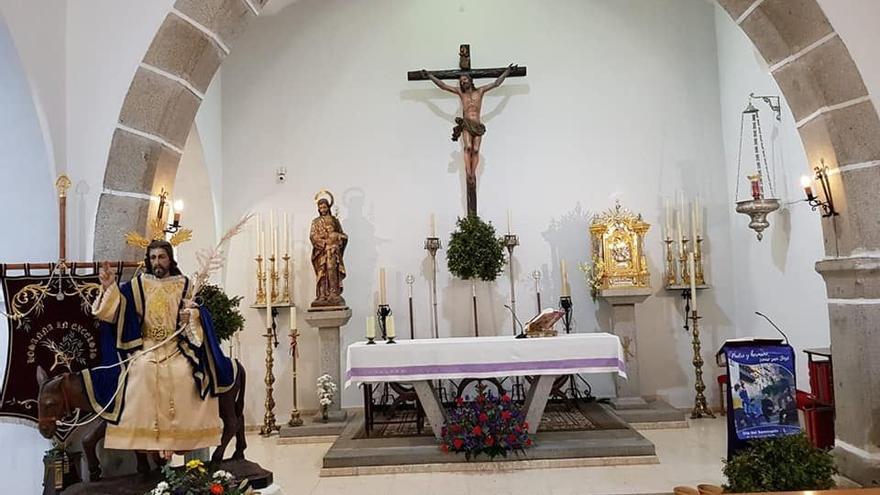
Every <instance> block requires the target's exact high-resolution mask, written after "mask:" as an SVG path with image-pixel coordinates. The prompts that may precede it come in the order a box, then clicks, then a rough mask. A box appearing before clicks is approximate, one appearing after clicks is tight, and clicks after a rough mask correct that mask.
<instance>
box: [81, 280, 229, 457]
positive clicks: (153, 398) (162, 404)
mask: <svg viewBox="0 0 880 495" xmlns="http://www.w3.org/2000/svg"><path fill="white" fill-rule="evenodd" d="M142 280H143V288H144V301H145V303H144V310H143V311H144V315H143V327H142V332H143V346H142V348H141V350H138V351H135V353H134V355H135V356H138V357H136V358H135V359H133V360H132V361H130V362H129V363H128V366H129V372H128V384H127V386H126V389H125V408H124V409H123V411H122V416H121V417H120V418H119V423H118V424H116V425H112V424H108V425H107V437H106V439H105V440H104V447H105V448H108V449H124V450H173V451H187V450H195V449H199V448H203V447H211V446H215V445H218V444H219V443H220V433H221V425H220V416H219V410H218V407H217V399H216V398H215V397H211V396H210V395H208V396H207V397H206V398H205V399H202V398H201V397H199V393H198V390H197V389H196V385H195V381H194V380H193V376H192V374H193V367H192V365H190V363H189V361H187V359H186V357H185V356H184V355H183V354H182V353H181V352H180V349H179V348H178V347H177V339H179V338H184V337H183V335H179V336H177V337H176V338H174V339H171V340H169V341H168V342H166V343H165V344H163V345H162V346H161V347H159V348H157V349H154V350H152V351H148V349H150V348H152V347H154V346H156V345H157V344H159V343H160V342H162V341H163V340H165V339H166V338H167V337H168V336H170V335H171V334H172V333H174V331H175V326H176V322H177V316H178V308H179V307H180V301H181V298H182V297H183V289H184V285H185V284H184V278H183V277H182V276H169V277H165V278H162V279H159V278H156V277H154V276H152V275H144V276H143V277H142ZM121 297H122V296H121V294H120V292H119V288H118V287H117V286H116V285H115V284H114V285H112V286H111V287H110V288H109V289H108V290H106V291H104V293H103V294H101V297H99V298H98V300H97V301H96V303H95V307H94V308H93V311H94V313H95V316H96V317H97V318H98V319H100V320H102V321H106V322H109V323H114V322H115V321H116V318H117V312H118V311H117V309H118V308H119V303H120V298H121ZM188 311H189V312H190V324H189V328H188V329H187V330H186V334H187V338H189V339H190V340H195V341H196V342H201V341H202V340H203V339H204V333H203V330H202V327H201V324H200V321H199V311H198V310H197V309H189V310H188Z"/></svg>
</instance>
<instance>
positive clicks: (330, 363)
mask: <svg viewBox="0 0 880 495" xmlns="http://www.w3.org/2000/svg"><path fill="white" fill-rule="evenodd" d="M350 319H351V309H349V308H341V309H332V310H319V309H310V310H308V311H306V314H305V320H306V322H307V323H308V324H309V325H310V326H312V327H314V328H317V329H318V339H319V349H320V350H319V354H320V357H321V358H320V367H319V370H320V371H319V374H318V376H320V375H323V374H325V373H326V374H328V375H330V376H331V377H332V378H333V383H335V384H336V386H337V387H338V388H339V391H338V392H337V397H336V400H335V401H334V402H333V404H332V405H331V406H330V420H331V421H344V420H345V418H346V412H345V411H344V410H342V406H341V404H342V388H343V380H342V367H341V366H340V361H339V332H340V328H341V327H343V326H345V324H346V323H348V320H350ZM320 415H321V413H320V412H319V413H318V416H319V417H320Z"/></svg>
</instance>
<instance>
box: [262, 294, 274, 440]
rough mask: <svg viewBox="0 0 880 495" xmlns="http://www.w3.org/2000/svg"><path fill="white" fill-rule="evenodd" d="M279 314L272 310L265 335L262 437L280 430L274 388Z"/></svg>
mask: <svg viewBox="0 0 880 495" xmlns="http://www.w3.org/2000/svg"><path fill="white" fill-rule="evenodd" d="M277 314H278V311H276V310H275V308H272V316H271V318H270V320H269V321H268V322H266V334H265V335H263V336H264V337H266V378H265V380H264V383H265V384H266V402H265V404H264V405H265V407H266V414H265V415H264V416H263V426H261V427H260V435H263V436H269V435H271V434H272V433H274V432H275V431H277V430H278V425H277V424H275V397H274V392H275V390H274V388H273V385H274V384H275V373H274V371H273V367H274V364H275V358H274V349H275V346H277V345H278V340H277V339H276V337H275V316H276V315H277Z"/></svg>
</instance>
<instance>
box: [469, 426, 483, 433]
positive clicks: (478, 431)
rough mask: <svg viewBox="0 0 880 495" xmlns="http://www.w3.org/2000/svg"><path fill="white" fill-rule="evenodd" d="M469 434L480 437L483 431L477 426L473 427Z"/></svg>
mask: <svg viewBox="0 0 880 495" xmlns="http://www.w3.org/2000/svg"><path fill="white" fill-rule="evenodd" d="M471 433H473V434H474V435H477V436H480V435H482V434H483V429H482V428H480V425H477V426H474V429H473V430H471Z"/></svg>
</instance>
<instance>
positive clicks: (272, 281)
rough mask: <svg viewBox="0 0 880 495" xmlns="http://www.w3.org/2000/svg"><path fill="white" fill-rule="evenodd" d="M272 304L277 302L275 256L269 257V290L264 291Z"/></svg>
mask: <svg viewBox="0 0 880 495" xmlns="http://www.w3.org/2000/svg"><path fill="white" fill-rule="evenodd" d="M266 292H267V293H268V295H269V297H270V298H271V299H270V301H272V302H273V303H277V302H278V265H276V264H275V255H274V254H273V255H272V256H269V290H267V291H266Z"/></svg>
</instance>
